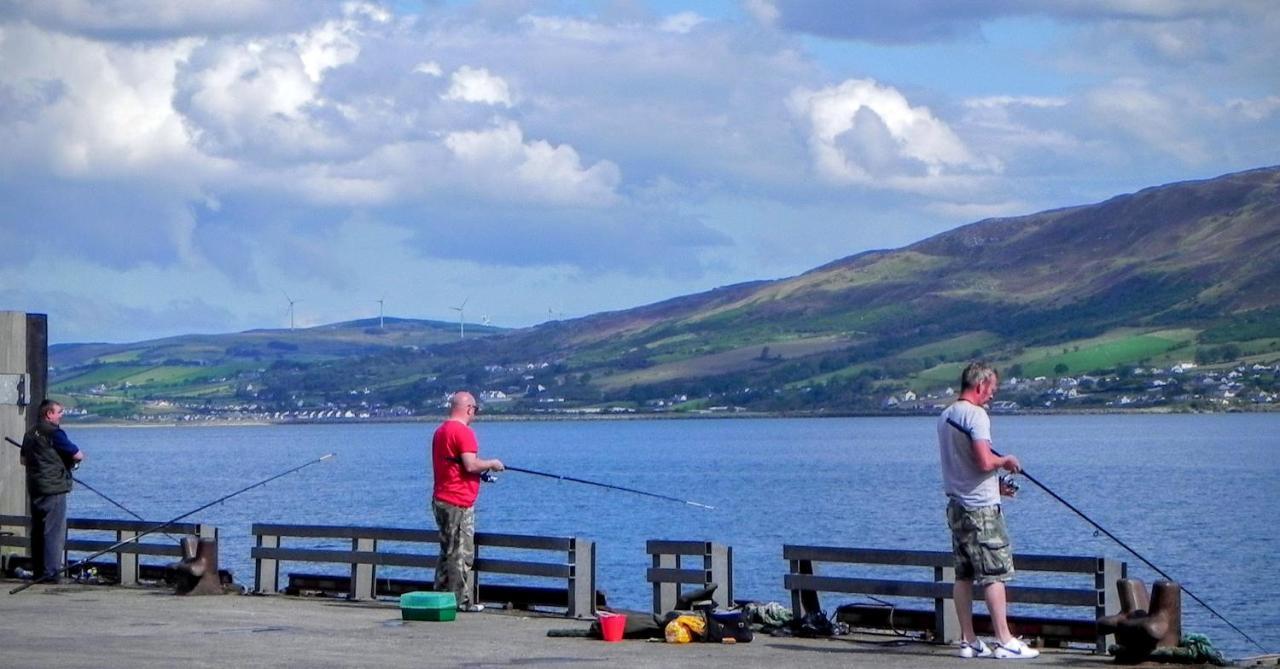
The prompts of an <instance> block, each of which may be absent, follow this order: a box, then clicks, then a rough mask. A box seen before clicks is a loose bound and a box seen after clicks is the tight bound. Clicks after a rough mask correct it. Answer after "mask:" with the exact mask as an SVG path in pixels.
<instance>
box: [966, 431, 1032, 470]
mask: <svg viewBox="0 0 1280 669" xmlns="http://www.w3.org/2000/svg"><path fill="white" fill-rule="evenodd" d="M969 444H970V448H972V449H973V461H974V463H976V464H977V465H978V469H981V470H982V471H984V472H989V471H994V470H996V469H1006V470H1008V471H1011V472H1013V473H1014V474H1017V473H1018V472H1020V471H1022V463H1020V462H1018V458H1017V457H1015V456H1013V455H996V454H995V453H994V452H992V451H991V442H990V441H987V440H986V439H970V440H969Z"/></svg>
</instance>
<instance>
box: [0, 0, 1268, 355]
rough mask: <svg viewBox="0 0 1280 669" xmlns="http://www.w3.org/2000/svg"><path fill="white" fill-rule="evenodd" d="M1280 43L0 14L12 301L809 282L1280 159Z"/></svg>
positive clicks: (373, 6) (979, 19)
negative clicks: (940, 243) (875, 257)
mask: <svg viewBox="0 0 1280 669" xmlns="http://www.w3.org/2000/svg"><path fill="white" fill-rule="evenodd" d="M1277 35H1280V3H1277V2H1273V1H1271V0H1164V1H1159V0H1074V1H1072V2H1050V1H1036V2H1033V1H1026V0H966V1H965V2H952V1H950V0H894V2H882V1H880V0H742V1H741V2H730V1H727V0H725V1H720V2H678V1H675V0H617V1H600V2H586V1H568V0H565V1H559V2H551V1H548V2H534V1H521V0H487V1H477V2H432V1H427V2H416V1H413V0H398V1H396V2H359V1H351V2H322V1H318V0H317V1H312V0H220V1H218V2H208V1H205V0H191V1H182V0H179V1H175V0H129V1H126V0H98V1H90V0H30V1H28V2H23V1H19V0H0V248H2V249H3V250H4V253H3V254H0V310H15V311H26V312H33V313H45V314H48V316H49V338H50V341H51V342H52V343H66V342H89V341H109V342H123V341H136V340H142V339H151V338H157V337H163V336H169V335H174V334H184V333H197V332H201V333H216V332H235V331H241V330H247V329H253V328H282V327H283V328H287V327H289V326H290V316H291V311H290V306H291V303H292V318H293V323H294V324H295V325H296V326H297V327H307V326H313V325H320V324H325V323H332V322H338V321H345V320H352V319H359V318H371V317H376V316H378V315H379V313H380V311H379V310H380V309H381V310H382V313H385V315H387V316H395V317H402V318H421V319H435V320H444V321H457V320H458V319H459V317H460V316H461V318H463V319H465V320H466V321H467V322H469V323H482V322H488V323H490V324H492V325H497V326H506V327H524V326H530V325H535V324H537V323H540V322H544V321H547V320H551V319H566V318H575V317H580V316H585V315H589V314H592V313H597V312H601V311H612V310H619V309H627V308H631V307H636V306H640V305H643V304H648V303H652V302H655V301H659V300H663V299H667V298H670V297H676V296H680V295H686V294H690V293H696V292H701V291H705V290H709V289H712V288H715V287H718V286H723V285H729V284H733V283H738V282H743V281H753V280H757V279H774V278H781V277H787V276H792V275H795V274H799V273H801V272H804V271H806V270H809V269H812V268H814V267H816V266H819V265H822V264H824V263H827V262H830V261H832V260H836V259H838V258H842V257H845V256H849V255H853V254H856V253H860V252H863V251H867V250H871V249H885V248H897V247H900V246H904V245H906V244H910V243H912V242H915V241H918V240H921V239H925V238H927V237H930V236H932V235H935V234H938V233H941V232H944V231H947V230H950V229H953V228H955V227H958V226H960V225H964V224H966V223H971V222H974V221H978V220H982V219H985V218H989V217H1000V216H1011V215H1020V214H1029V213H1034V212H1037V211H1043V210H1046V209H1052V208H1056V207H1062V206H1070V205H1077V204H1087V203H1091V202H1097V201H1101V200H1104V199H1107V198H1109V197H1111V196H1114V195H1118V194H1122V193H1126V192H1132V191H1135V190H1139V189H1141V188H1145V187H1149V186H1156V185H1160V184H1165V183H1170V182H1176V181H1184V180H1191V179H1203V178H1210V177H1214V176H1218V175H1220V174H1225V173H1229V172H1235V171H1240V170H1246V169H1251V168H1256V167H1264V166H1270V165H1275V164H1277V163H1280V67H1277V66H1276V63H1278V62H1280V40H1278V39H1276V36H1277ZM459 307H461V310H459Z"/></svg>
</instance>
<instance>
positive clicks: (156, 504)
mask: <svg viewBox="0 0 1280 669" xmlns="http://www.w3.org/2000/svg"><path fill="white" fill-rule="evenodd" d="M434 427H435V425H434V424H428V423H405V424H329V425H283V426H246V427H174V428H165V427H158V428H117V427H102V428H87V427H77V426H74V425H73V426H69V427H68V431H69V434H70V436H71V438H72V440H74V441H75V442H76V443H78V444H79V445H80V446H81V447H82V448H83V449H84V450H85V451H86V453H87V456H88V457H87V459H86V461H85V463H84V466H83V467H82V468H81V469H80V470H79V471H77V472H76V476H77V477H78V478H81V479H83V480H84V481H85V482H87V483H88V484H89V485H92V486H94V487H95V488H97V489H99V490H101V491H102V492H104V493H106V494H108V495H110V496H112V497H113V498H114V499H116V500H117V501H119V502H121V503H123V504H124V505H125V506H127V507H129V508H130V509H131V510H133V511H134V512H136V513H138V514H140V515H142V516H143V517H145V518H147V519H148V520H168V519H170V518H173V517H174V516H177V515H179V514H182V513H185V512H187V511H190V510H192V509H194V508H197V507H199V506H201V505H203V504H205V503H207V502H209V501H212V500H214V499H217V498H219V497H221V496H223V495H226V494H228V493H230V492H233V491H235V490H239V489H240V488H243V487H245V486H247V485H250V484H252V483H254V482H256V481H259V480H262V479H265V478H267V477H270V476H272V475H274V474H277V473H279V472H281V471H284V470H287V469H289V468H291V467H294V466H297V465H299V464H302V463H305V462H308V461H311V460H315V459H317V458H319V457H320V456H321V455H323V454H325V453H329V452H332V453H335V454H336V455H337V457H336V458H333V459H331V460H328V461H326V462H323V463H319V464H315V465H312V466H309V467H306V468H304V469H302V470H300V471H298V472H296V473H294V474H291V475H289V476H286V477H283V478H281V479H278V480H276V481H273V482H271V483H268V484H266V485H264V486H262V487H259V488H255V489H253V490H251V491H249V492H246V493H244V494H241V495H238V496H236V497H234V498H231V499H229V500H227V501H226V502H224V503H222V504H219V505H216V506H213V507H211V508H209V509H206V510H204V511H202V512H200V513H199V514H196V515H194V516H192V517H190V518H188V519H187V522H204V523H211V524H214V525H216V526H218V527H219V530H220V536H221V540H220V561H221V566H222V567H223V568H225V569H230V570H231V571H232V572H233V573H234V574H235V576H236V579H237V581H239V582H241V583H246V584H248V585H249V586H252V584H253V565H252V561H251V560H250V559H249V550H250V547H251V546H252V545H253V538H252V536H250V533H249V528H250V525H251V524H252V523H294V524H332V525H369V526H390V527H410V528H422V529H431V528H433V527H434V523H433V521H432V520H431V518H430V510H429V500H428V497H429V491H430V480H431V476H430V472H429V469H428V467H429V464H428V463H429V461H428V457H427V448H428V442H429V440H430V435H431V432H432V430H434ZM474 427H475V429H476V432H477V434H478V436H479V439H480V452H481V456H482V457H497V458H501V459H502V460H503V461H504V462H506V463H508V464H510V465H514V466H518V467H522V468H526V469H532V470H537V471H542V472H548V473H554V474H561V475H566V476H573V477H577V478H581V479H587V480H591V481H599V482H602V483H607V484H610V485H615V486H622V487H627V488H635V489H638V490H644V491H650V492H653V493H657V494H661V495H666V496H670V497H675V498H678V499H681V500H689V501H694V502H698V503H701V504H708V505H712V506H714V507H715V509H714V510H706V509H703V508H700V507H697V506H693V505H688V504H682V503H678V502H671V501H665V500H662V499H657V498H652V497H645V496H641V495H635V494H631V493H627V492H621V491H617V490H610V489H605V488H601V487H596V486H590V485H584V484H580V483H571V482H566V481H557V480H553V479H548V478H545V477H539V476H533V475H529V474H523V473H516V472H507V473H504V474H500V475H499V480H498V481H497V482H496V483H491V484H485V485H484V487H483V489H482V491H481V495H480V500H479V501H478V503H477V516H478V528H479V530H480V531H482V532H500V533H510V534H543V535H553V536H576V537H583V538H586V539H591V540H594V541H596V542H597V552H598V557H597V573H598V583H597V585H598V587H599V588H600V589H601V590H604V591H605V593H606V595H607V597H608V601H609V603H610V604H611V605H613V606H622V607H628V608H639V609H647V608H648V607H649V604H650V600H651V587H650V586H649V584H648V583H646V582H645V580H644V576H645V569H646V568H647V567H648V566H649V557H648V556H647V555H646V554H645V541H646V540H649V539H672V540H694V541H714V542H718V543H721V544H724V545H728V546H731V547H732V548H733V551H734V593H733V594H734V597H735V598H739V599H754V600H758V601H778V602H782V603H784V604H789V596H788V595H787V593H786V591H785V590H784V589H783V587H782V578H783V574H784V573H785V572H786V570H787V564H786V562H785V561H784V560H783V559H782V545H783V544H787V543H793V544H811V545H833V546H856V547H867V548H892V549H912V550H935V551H945V550H949V546H950V544H949V537H948V533H947V530H946V526H945V521H944V514H943V508H944V506H945V499H944V497H943V495H942V492H941V488H940V485H941V484H940V475H939V473H938V457H937V445H936V437H935V428H934V419H932V418H928V417H915V418H909V417H895V418H814V419H783V418H778V419H740V420H738V419H722V420H689V419H685V420H678V419H677V420H661V419H655V420H600V421H529V422H485V421H484V420H483V417H482V418H481V420H480V421H478V422H477V423H475V425H474ZM993 431H994V440H995V447H996V448H997V449H999V450H1001V451H1002V452H1005V453H1013V454H1016V455H1017V456H1018V457H1019V458H1020V459H1021V460H1022V463H1023V466H1024V467H1025V468H1026V469H1027V471H1028V473H1030V474H1031V475H1032V476H1034V477H1035V478H1036V479H1037V480H1038V481H1039V482H1040V483H1042V484H1043V485H1045V486H1047V487H1048V488H1049V489H1051V490H1053V491H1054V492H1055V493H1057V494H1058V495H1059V496H1061V497H1062V498H1063V499H1065V500H1066V501H1068V502H1070V503H1071V504H1073V505H1075V506H1076V507H1077V508H1078V509H1080V510H1081V511H1082V512H1084V513H1085V514H1087V515H1088V516H1089V517H1091V518H1092V519H1093V520H1094V521H1095V522H1097V523H1098V524H1100V525H1101V526H1102V527H1105V528H1107V530H1109V531H1110V532H1112V533H1113V534H1115V535H1116V536H1117V537H1119V538H1120V539H1121V540H1123V541H1124V542H1125V543H1127V544H1128V545H1129V546H1130V547H1131V548H1133V549H1134V550H1136V551H1137V552H1139V553H1141V554H1142V555H1143V556H1144V557H1146V558H1147V559H1148V560H1150V561H1151V562H1153V563H1154V564H1155V565H1156V566H1158V567H1159V568H1160V569H1162V570H1164V571H1165V572H1166V573H1168V574H1169V575H1171V576H1173V577H1174V578H1175V579H1176V580H1178V581H1179V582H1180V583H1181V584H1182V585H1183V586H1184V587H1186V588H1188V589H1189V590H1190V591H1191V592H1193V593H1195V594H1196V595H1197V596H1199V597H1200V598H1201V599H1203V600H1205V601H1206V602H1208V603H1209V604H1210V605H1211V606H1213V607H1214V608H1215V609H1217V610H1218V611H1219V612H1220V613H1222V614H1224V615H1225V616H1227V617H1228V618H1229V619H1231V620H1232V622H1234V623H1236V624H1237V625H1238V626H1240V627H1241V628H1243V629H1244V630H1245V631H1246V632H1248V633H1249V634H1250V635H1251V636H1253V637H1254V638H1255V639H1257V640H1258V641H1260V642H1261V643H1262V644H1263V645H1264V646H1265V647H1267V649H1268V650H1270V651H1276V650H1278V649H1280V572H1278V571H1277V565H1276V564H1275V561H1274V559H1273V558H1274V555H1275V554H1274V552H1273V551H1274V550H1275V547H1276V546H1280V522H1277V521H1276V518H1277V517H1280V497H1278V496H1277V493H1278V492H1280V436H1277V435H1280V416H1278V415H1275V414H1213V415H1084V416H1002V415H997V416H995V417H994V418H993ZM1022 483H1023V485H1022V491H1021V492H1020V493H1019V495H1018V497H1017V498H1016V499H1014V500H1013V501H1011V502H1009V503H1008V504H1007V505H1006V507H1005V508H1006V514H1007V518H1008V522H1009V525H1010V531H1011V534H1012V536H1013V541H1014V550H1015V562H1016V554H1017V553H1038V554H1063V555H1090V556H1102V557H1109V558H1114V559H1117V560H1123V561H1126V562H1128V564H1129V573H1130V575H1131V576H1135V577H1137V578H1142V579H1143V580H1144V581H1146V582H1147V584H1148V585H1150V584H1151V583H1152V582H1153V581H1155V580H1156V579H1157V578H1158V575H1157V574H1156V572H1154V571H1153V570H1152V569H1150V568H1149V567H1147V566H1146V565H1145V564H1143V563H1142V562H1141V561H1140V560H1138V559H1137V558H1136V557H1134V556H1133V555H1132V554H1130V553H1128V552H1127V551H1125V550H1124V549H1123V548H1121V547H1120V546H1119V545H1117V544H1116V543H1115V542H1113V541H1111V540H1110V539H1108V538H1107V537H1106V536H1104V535H1102V534H1101V533H1099V532H1097V531H1096V529H1095V528H1094V526H1092V525H1090V524H1089V523H1087V522H1085V521H1084V520H1083V519H1081V518H1080V517H1079V516H1078V515H1077V514H1075V513H1073V512H1071V511H1070V510H1069V509H1067V508H1066V507H1065V506H1064V505H1063V504H1061V503H1059V502H1058V501H1056V500H1054V499H1053V498H1052V497H1051V496H1050V495H1048V494H1046V493H1045V492H1044V491H1043V490H1041V489H1040V488H1039V487H1037V486H1036V485H1034V484H1033V483H1032V482H1030V481H1028V480H1026V479H1025V478H1024V479H1023V481H1022ZM70 514H71V515H72V516H83V517H102V518H123V517H125V516H124V514H123V513H122V512H120V511H119V510H118V509H116V508H115V507H114V506H112V505H110V504H109V503H107V502H106V501H103V500H102V499H100V498H99V497H98V496H96V495H94V494H93V493H91V492H89V491H87V490H85V489H84V488H78V489H77V490H76V491H75V492H74V493H73V494H72V497H71V501H70ZM161 539H163V536H161ZM153 540H154V539H153ZM288 545H291V544H290V543H289V542H288V540H286V546H288ZM313 545H315V544H313ZM327 546H328V547H330V548H335V549H348V548H349V542H345V541H342V542H339V541H332V542H329V544H328V545H327ZM395 550H400V549H399V548H395ZM408 550H412V548H409V549H408ZM425 550H427V551H433V550H434V549H432V548H431V547H425ZM288 571H303V572H311V573H315V572H331V573H337V574H345V573H346V571H345V569H344V568H342V567H339V566H334V565H329V566H327V567H326V566H322V565H309V564H296V563H286V564H285V565H284V566H283V567H282V569H281V572H282V579H283V575H284V574H285V573H287V572H288ZM379 575H383V576H391V577H402V578H418V579H426V580H429V579H430V578H431V575H430V574H429V573H427V572H426V571H425V570H413V569H398V570H385V569H384V570H381V571H379ZM872 575H873V576H884V577H897V578H910V579H919V578H922V577H923V576H922V575H920V574H913V573H911V572H901V571H899V572H897V573H896V574H895V573H893V572H890V573H879V572H877V573H875V574H872ZM1035 579H1036V575H1034V574H1026V575H1025V577H1024V578H1022V579H1021V580H1020V582H1022V583H1023V584H1035V585H1041V584H1042V583H1039V582H1037V581H1036V580H1035ZM486 581H488V582H492V579H488V578H486ZM1077 581H1078V582H1077ZM1087 581H1088V579H1087V577H1085V580H1084V581H1080V579H1079V578H1077V579H1076V580H1075V581H1070V582H1066V583H1061V584H1058V583H1049V585H1062V586H1065V587H1090V585H1091V584H1090V583H1088V582H1087ZM541 584H543V585H546V584H549V583H547V582H543V583H541ZM845 601H867V600H866V598H863V597H859V596H856V595H851V596H840V595H835V594H825V595H823V605H824V607H827V608H828V609H832V608H834V606H835V605H837V604H839V603H842V602H845ZM908 604H910V603H909V602H908ZM914 605H915V606H920V603H919V602H915V603H914ZM1012 608H1013V611H1014V613H1018V612H1019V609H1020V607H1019V606H1018V604H1017V603H1016V602H1015V603H1014V604H1013V607H1012ZM1021 608H1022V611H1023V612H1027V609H1028V608H1029V607H1025V606H1024V607H1021ZM1033 612H1035V613H1042V612H1040V611H1033ZM1183 612H1184V625H1183V626H1184V630H1185V631H1187V632H1201V633H1206V634H1208V635H1210V637H1211V638H1212V640H1213V642H1214V644H1215V645H1216V646H1217V647H1218V648H1220V649H1224V650H1225V651H1226V652H1227V653H1228V655H1230V656H1233V657H1240V656H1245V655H1250V654H1257V653H1259V652H1261V651H1259V650H1258V649H1257V648H1256V647H1253V646H1251V645H1250V644H1248V643H1247V642H1246V641H1244V640H1243V639H1242V637H1240V635H1238V634H1237V633H1236V632H1234V631H1233V630H1231V629H1230V628H1229V627H1227V626H1226V625H1225V624H1223V623H1222V622H1221V621H1219V620H1217V619H1215V618H1214V617H1213V616H1211V615H1210V614H1209V613H1207V612H1206V611H1205V610H1204V609H1203V607H1201V606H1199V605H1198V604H1196V603H1195V602H1194V601H1192V600H1191V598H1190V597H1186V596H1184V597H1183ZM1073 613H1074V614H1075V615H1080V614H1081V612H1080V611H1075V612H1073ZM1085 615H1088V614H1087V613H1086V614H1085Z"/></svg>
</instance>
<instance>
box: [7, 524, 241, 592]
mask: <svg viewBox="0 0 1280 669" xmlns="http://www.w3.org/2000/svg"><path fill="white" fill-rule="evenodd" d="M163 523H164V521H160V520H157V521H149V520H118V519H110V518H68V519H67V543H66V547H65V548H66V553H67V554H68V559H67V564H68V565H70V564H71V563H73V562H75V560H74V559H71V558H70V554H71V553H90V554H92V553H97V552H98V551H100V550H103V549H105V548H110V547H111V546H113V545H115V544H118V543H120V542H121V541H124V540H126V539H130V538H132V537H136V536H138V535H139V534H141V533H143V532H146V531H147V530H150V529H151V528H153V527H156V526H157V525H161V524H163ZM0 527H8V528H13V529H20V530H21V532H12V531H0V546H9V547H14V548H23V549H25V550H26V551H27V553H28V554H30V550H31V537H30V536H28V535H30V533H31V517H30V516H11V515H3V516H0ZM73 532H74V533H80V532H109V533H112V534H113V535H114V538H113V539H90V538H83V537H81V536H76V535H74V534H72V533H73ZM164 532H166V533H168V534H171V535H175V536H179V535H183V534H194V535H196V536H199V537H202V538H208V539H217V538H218V528H216V527H214V526H213V525H205V524H203V523H173V524H171V525H166V526H165V527H164ZM157 537H159V538H160V539H161V541H157ZM110 555H113V556H114V557H115V564H114V571H115V576H116V578H117V580H118V581H119V583H120V585H137V584H138V582H139V580H141V577H142V573H143V568H144V567H146V566H147V565H143V564H142V563H141V562H140V560H139V558H140V557H141V556H153V557H161V556H162V557H169V558H173V559H172V560H169V562H176V561H178V560H180V559H182V547H181V546H179V545H178V543H177V542H171V541H169V540H168V539H167V538H165V536H164V534H162V533H159V532H155V533H152V534H148V535H146V536H145V537H143V540H140V541H132V542H129V543H127V544H124V545H123V546H120V547H118V548H116V549H115V550H113V551H111V553H110ZM96 565H97V563H93V566H96ZM153 575H154V574H153Z"/></svg>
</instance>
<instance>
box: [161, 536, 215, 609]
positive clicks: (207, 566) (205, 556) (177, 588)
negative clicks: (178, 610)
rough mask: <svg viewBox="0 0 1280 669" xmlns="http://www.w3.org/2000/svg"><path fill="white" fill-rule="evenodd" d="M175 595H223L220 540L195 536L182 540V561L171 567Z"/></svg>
mask: <svg viewBox="0 0 1280 669" xmlns="http://www.w3.org/2000/svg"><path fill="white" fill-rule="evenodd" d="M169 569H170V571H171V574H172V575H173V579H172V580H173V582H174V591H173V594H175V595H221V594H223V592H224V591H223V588H222V579H221V578H220V577H219V576H218V540H217V539H200V538H198V537H194V536H185V537H183V538H182V561H181V562H175V563H173V564H171V565H169Z"/></svg>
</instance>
